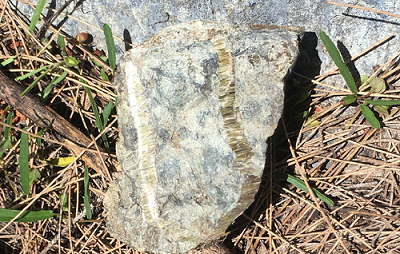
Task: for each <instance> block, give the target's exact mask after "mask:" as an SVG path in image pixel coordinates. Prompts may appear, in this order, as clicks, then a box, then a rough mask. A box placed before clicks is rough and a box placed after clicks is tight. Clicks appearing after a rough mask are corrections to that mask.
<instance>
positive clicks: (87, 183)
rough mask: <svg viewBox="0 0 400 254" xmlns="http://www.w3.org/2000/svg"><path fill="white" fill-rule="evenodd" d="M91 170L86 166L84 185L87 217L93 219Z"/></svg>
mask: <svg viewBox="0 0 400 254" xmlns="http://www.w3.org/2000/svg"><path fill="white" fill-rule="evenodd" d="M88 171H89V169H88V167H87V166H85V172H84V177H83V185H84V188H85V196H84V203H85V208H86V217H87V218H88V219H89V220H90V219H92V210H91V209H90V197H89V172H88Z"/></svg>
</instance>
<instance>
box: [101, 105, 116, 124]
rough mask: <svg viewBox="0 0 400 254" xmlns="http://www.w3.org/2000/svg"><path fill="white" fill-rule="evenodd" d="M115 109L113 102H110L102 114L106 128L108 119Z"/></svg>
mask: <svg viewBox="0 0 400 254" xmlns="http://www.w3.org/2000/svg"><path fill="white" fill-rule="evenodd" d="M113 107H114V104H113V103H112V102H109V103H108V104H107V106H105V108H104V110H103V112H102V113H101V117H102V118H103V126H104V127H105V126H106V125H107V122H108V118H109V117H110V115H111V111H112V109H113Z"/></svg>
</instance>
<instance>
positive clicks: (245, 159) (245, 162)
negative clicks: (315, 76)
mask: <svg viewBox="0 0 400 254" xmlns="http://www.w3.org/2000/svg"><path fill="white" fill-rule="evenodd" d="M298 33H299V31H289V30H287V29H285V28H276V27H275V28H274V29H271V28H268V27H265V28H259V27H258V28H257V29H254V28H251V27H249V26H235V25H234V24H230V23H221V22H211V21H192V22H188V23H182V24H179V25H174V26H171V27H169V28H166V29H164V30H162V31H161V32H159V33H157V34H156V35H154V36H153V37H152V38H151V39H149V40H147V41H145V42H144V43H143V44H142V45H140V46H138V47H136V48H134V49H132V50H131V51H129V52H127V53H126V55H125V57H124V59H123V60H122V64H121V65H120V66H119V71H118V74H117V77H116V85H117V87H118V93H119V99H118V103H119V104H118V121H119V128H120V138H119V141H118V144H117V156H118V159H119V161H120V163H121V166H122V173H123V175H122V177H120V178H119V179H117V180H115V181H114V183H113V184H112V185H111V187H110V188H109V190H108V192H107V194H106V198H105V203H104V204H105V206H106V208H107V210H108V222H107V225H108V228H109V231H110V233H111V235H112V236H114V237H116V238H118V239H120V240H122V241H124V242H126V243H128V244H129V245H131V246H132V247H134V248H136V249H138V250H140V251H147V252H154V253H181V252H186V251H189V250H191V249H193V248H195V247H196V246H198V245H199V244H201V243H207V242H210V241H213V240H216V239H218V238H219V237H221V236H222V235H223V234H224V232H225V230H226V228H227V227H228V226H229V225H230V224H231V223H232V222H233V220H234V219H235V218H237V217H238V216H239V215H240V214H241V213H242V212H243V211H244V210H245V209H246V208H247V207H248V206H249V205H250V204H251V203H252V202H253V200H254V196H255V194H256V192H257V191H258V188H259V185H260V181H261V175H262V172H263V169H264V164H265V159H266V156H265V152H266V148H267V145H266V139H267V138H268V137H269V136H271V135H272V134H273V132H274V130H275V128H276V125H277V122H278V120H279V118H280V116H281V113H282V108H283V86H284V82H283V79H284V77H285V75H286V74H287V72H288V70H289V68H290V67H291V66H292V64H293V63H294V61H295V59H296V57H297V54H298V49H297V42H298Z"/></svg>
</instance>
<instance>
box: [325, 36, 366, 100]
mask: <svg viewBox="0 0 400 254" xmlns="http://www.w3.org/2000/svg"><path fill="white" fill-rule="evenodd" d="M319 36H320V38H321V40H322V42H323V43H324V45H325V47H326V50H327V51H328V53H329V55H330V56H331V57H332V60H333V62H335V64H336V66H337V67H338V68H339V71H340V74H341V75H342V77H343V78H344V80H345V81H346V84H347V86H348V87H349V89H350V91H351V92H352V93H353V94H356V93H357V92H358V90H357V86H356V82H354V79H353V76H351V73H350V71H349V68H348V67H347V65H346V64H345V63H344V62H343V59H342V57H341V55H340V53H339V50H338V49H337V48H336V46H335V44H333V42H332V41H331V39H330V38H329V37H328V35H326V34H325V33H324V31H322V30H320V31H319Z"/></svg>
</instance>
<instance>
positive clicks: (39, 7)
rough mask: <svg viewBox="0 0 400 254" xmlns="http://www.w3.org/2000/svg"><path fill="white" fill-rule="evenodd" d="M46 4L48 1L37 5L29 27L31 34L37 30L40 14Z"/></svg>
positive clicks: (40, 1)
mask: <svg viewBox="0 0 400 254" xmlns="http://www.w3.org/2000/svg"><path fill="white" fill-rule="evenodd" d="M45 4H46V0H39V2H38V4H37V5H36V9H35V12H34V13H33V16H32V19H31V23H30V25H29V32H31V33H32V32H33V29H35V27H36V24H37V22H38V21H39V18H40V14H41V13H42V11H43V8H44V5H45Z"/></svg>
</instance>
